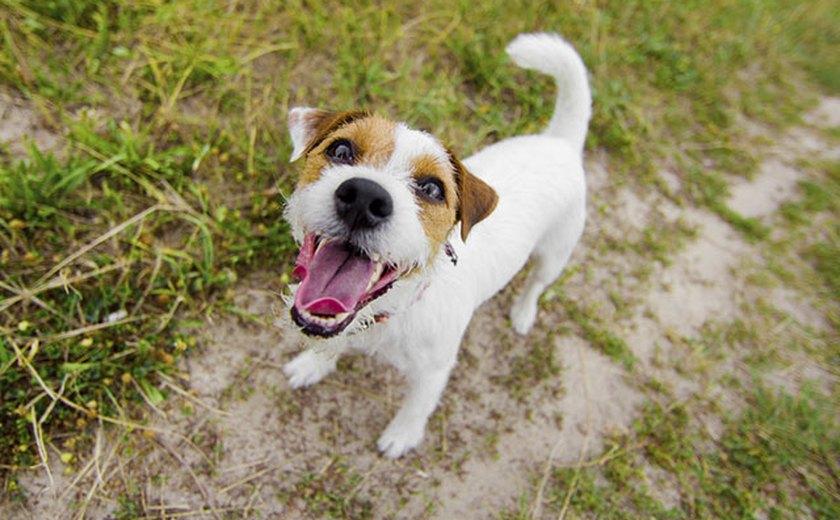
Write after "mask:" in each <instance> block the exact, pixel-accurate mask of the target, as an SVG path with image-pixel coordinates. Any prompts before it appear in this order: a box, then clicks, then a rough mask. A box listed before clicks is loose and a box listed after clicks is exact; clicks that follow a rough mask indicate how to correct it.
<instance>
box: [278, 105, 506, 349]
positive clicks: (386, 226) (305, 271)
mask: <svg viewBox="0 0 840 520" xmlns="http://www.w3.org/2000/svg"><path fill="white" fill-rule="evenodd" d="M288 125H289V133H290V134H291V138H292V144H293V145H294V150H293V152H292V157H291V160H292V161H296V160H298V159H303V160H304V161H305V162H304V164H303V166H302V169H301V172H300V177H299V180H298V183H297V187H296V189H295V192H294V193H293V194H292V196H291V197H290V198H289V201H288V205H287V207H286V213H285V215H286V218H287V219H288V220H289V222H290V224H291V225H292V231H293V233H294V236H295V239H296V240H297V241H298V242H299V243H300V244H301V250H300V254H299V256H298V259H297V264H296V267H295V272H294V274H295V275H296V276H297V277H298V278H299V279H300V285H299V286H298V288H297V290H296V291H295V295H294V303H293V305H292V309H291V312H292V318H293V319H294V321H295V322H296V323H297V324H298V325H299V326H300V327H301V329H302V330H303V332H304V333H306V334H310V335H316V336H323V337H327V336H333V335H335V334H338V333H339V332H341V331H343V330H344V329H345V328H346V327H347V325H349V324H350V323H351V322H352V321H353V318H354V317H355V315H356V312H358V311H359V310H361V309H362V308H363V307H365V306H366V305H367V304H368V303H370V302H371V301H373V300H374V299H376V298H378V297H379V296H381V295H382V294H384V293H385V292H386V291H388V289H390V288H391V286H392V285H393V284H394V283H396V282H397V281H399V280H400V279H403V278H408V277H410V276H414V275H417V274H418V273H421V272H423V271H424V270H425V269H426V268H428V267H429V266H430V265H431V262H432V260H433V259H434V258H435V257H437V256H438V255H439V254H441V251H442V249H443V247H444V244H445V243H446V240H447V238H448V237H449V234H450V232H451V231H452V229H453V228H454V226H455V225H456V224H457V223H459V222H460V223H461V238H462V239H463V240H466V238H467V235H469V233H470V229H471V228H472V227H473V226H474V225H475V224H476V223H478V222H479V221H481V220H482V219H484V218H485V217H487V216H488V215H489V214H490V213H491V212H492V211H493V209H494V208H495V206H496V202H497V200H498V199H497V196H496V192H495V191H493V189H492V188H491V187H490V186H488V185H487V184H485V183H484V182H483V181H481V180H480V179H478V178H477V177H475V176H473V175H472V174H470V172H468V171H467V170H466V168H464V166H463V165H462V164H461V162H460V161H458V159H457V158H455V156H454V155H453V154H452V153H451V152H450V151H449V150H448V149H447V148H446V147H444V146H443V145H442V144H440V142H438V141H437V140H436V139H435V138H434V137H432V136H431V135H429V134H427V133H425V132H421V131H418V130H412V129H410V128H408V127H407V126H406V125H404V124H402V123H395V122H392V121H389V120H387V119H384V118H382V117H379V116H376V115H373V114H371V113H368V112H342V113H336V112H329V111H326V110H320V109H314V108H293V109H292V110H291V111H290V112H289V116H288Z"/></svg>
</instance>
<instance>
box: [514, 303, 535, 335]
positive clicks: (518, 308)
mask: <svg viewBox="0 0 840 520" xmlns="http://www.w3.org/2000/svg"><path fill="white" fill-rule="evenodd" d="M535 321H537V305H536V303H531V302H529V301H524V299H519V300H517V301H516V303H514V305H513V307H512V308H511V309H510V322H511V324H512V325H513V330H515V331H516V333H517V334H521V335H523V336H524V335H526V334H528V333H529V332H531V327H533V326H534V322H535Z"/></svg>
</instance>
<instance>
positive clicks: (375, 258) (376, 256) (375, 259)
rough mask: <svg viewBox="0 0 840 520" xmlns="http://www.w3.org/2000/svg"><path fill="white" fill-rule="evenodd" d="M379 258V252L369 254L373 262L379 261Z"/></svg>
mask: <svg viewBox="0 0 840 520" xmlns="http://www.w3.org/2000/svg"><path fill="white" fill-rule="evenodd" d="M379 258H380V256H379V253H371V254H370V259H371V260H373V261H374V262H379Z"/></svg>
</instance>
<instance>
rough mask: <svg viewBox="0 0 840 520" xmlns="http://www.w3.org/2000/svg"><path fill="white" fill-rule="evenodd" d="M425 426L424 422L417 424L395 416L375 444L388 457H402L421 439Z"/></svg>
mask: <svg viewBox="0 0 840 520" xmlns="http://www.w3.org/2000/svg"><path fill="white" fill-rule="evenodd" d="M425 427H426V425H425V424H421V425H419V426H418V425H417V424H410V423H406V422H405V421H400V420H399V417H396V418H394V420H393V421H391V424H389V425H388V427H387V428H385V431H384V432H383V433H382V436H380V437H379V441H377V443H376V445H377V447H379V451H381V452H382V454H383V455H385V456H386V457H388V458H391V459H396V458H398V457H402V456H403V455H405V454H406V453H407V452H408V451H409V450H411V449H413V448H416V447H417V446H418V445H419V444H420V441H422V440H423V430H424V429H425Z"/></svg>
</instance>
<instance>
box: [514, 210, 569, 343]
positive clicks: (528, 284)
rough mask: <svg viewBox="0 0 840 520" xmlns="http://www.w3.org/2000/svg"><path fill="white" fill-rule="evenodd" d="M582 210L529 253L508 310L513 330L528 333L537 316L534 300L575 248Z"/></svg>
mask: <svg viewBox="0 0 840 520" xmlns="http://www.w3.org/2000/svg"><path fill="white" fill-rule="evenodd" d="M584 220H585V218H584V213H583V211H578V212H574V215H573V221H572V222H568V223H566V224H564V226H558V228H559V230H560V233H557V232H556V231H554V232H555V233H556V234H555V235H553V236H549V237H546V238H545V239H543V240H541V241H540V243H539V244H538V245H537V247H536V248H535V249H534V252H533V254H532V255H531V260H532V266H531V272H530V273H529V274H528V278H527V279H526V281H525V285H524V286H523V287H522V291H521V292H520V293H519V296H518V297H517V298H516V300H515V301H514V303H513V307H511V310H510V321H511V324H512V325H513V330H515V331H516V332H517V333H518V334H522V335H525V334H528V332H530V331H531V327H533V326H534V322H535V321H536V319H537V303H538V301H539V298H540V295H542V293H543V291H545V290H546V288H547V287H548V286H549V285H551V284H552V283H554V281H555V280H556V279H557V278H558V277H559V276H560V273H561V272H562V271H563V268H564V267H565V266H566V262H568V261H569V257H570V256H572V251H573V250H574V248H575V245H576V244H577V242H578V240H579V239H580V236H581V234H582V233H583V224H584Z"/></svg>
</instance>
